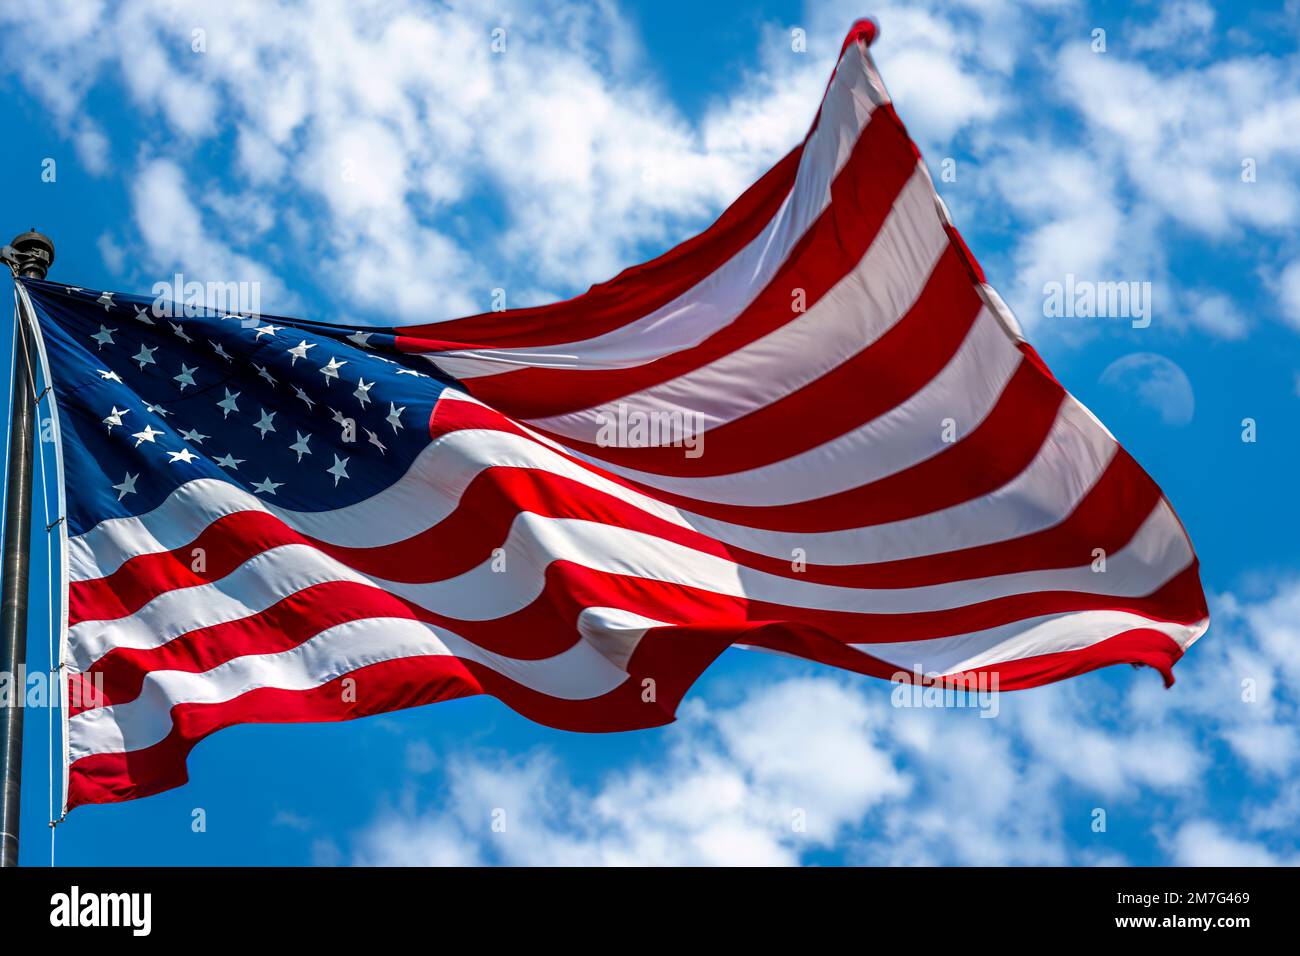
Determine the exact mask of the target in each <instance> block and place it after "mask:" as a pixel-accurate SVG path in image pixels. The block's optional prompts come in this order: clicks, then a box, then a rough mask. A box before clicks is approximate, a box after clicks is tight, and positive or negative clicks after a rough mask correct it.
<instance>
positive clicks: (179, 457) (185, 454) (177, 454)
mask: <svg viewBox="0 0 1300 956" xmlns="http://www.w3.org/2000/svg"><path fill="white" fill-rule="evenodd" d="M167 454H169V455H171V461H169V462H167V464H169V465H174V464H176V462H178V461H183V462H185V464H187V465H188V464H189V463H190V462H192V461H195V460H196V459H197V458H198V457H199V456H198V455H196V454H194V452H192V451H190V450H189V449H188V448H182V449H181V450H180V451H169V452H168V453H167Z"/></svg>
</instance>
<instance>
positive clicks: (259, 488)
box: [253, 475, 284, 495]
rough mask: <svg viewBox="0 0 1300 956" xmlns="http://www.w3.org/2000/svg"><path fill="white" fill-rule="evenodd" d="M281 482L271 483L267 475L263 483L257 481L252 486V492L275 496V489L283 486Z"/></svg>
mask: <svg viewBox="0 0 1300 956" xmlns="http://www.w3.org/2000/svg"><path fill="white" fill-rule="evenodd" d="M283 484H284V482H283V481H272V480H271V476H270V475H267V476H266V480H265V481H259V482H257V483H256V484H254V485H253V490H254V491H256V492H259V493H261V494H264V495H273V494H275V489H276V488H279V487H280V486H281V485H283Z"/></svg>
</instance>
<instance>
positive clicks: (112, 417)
mask: <svg viewBox="0 0 1300 956" xmlns="http://www.w3.org/2000/svg"><path fill="white" fill-rule="evenodd" d="M130 410H131V409H129V408H118V407H117V406H116V405H114V406H113V410H112V411H111V412H109V413H108V417H107V418H105V419H104V424H105V425H107V426H108V433H109V434H110V435H111V434H113V426H114V425H120V424H122V416H123V415H125V414H126V413H127V412H129V411H130Z"/></svg>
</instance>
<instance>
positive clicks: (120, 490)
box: [113, 471, 140, 501]
mask: <svg viewBox="0 0 1300 956" xmlns="http://www.w3.org/2000/svg"><path fill="white" fill-rule="evenodd" d="M139 477H140V476H139V475H133V474H131V473H130V472H129V471H128V472H127V473H126V476H125V477H124V478H123V479H122V482H121V484H117V485H113V490H114V491H116V492H117V500H118V501H121V500H122V499H123V498H125V497H126V496H127V495H133V494H135V482H136V479H137V478H139Z"/></svg>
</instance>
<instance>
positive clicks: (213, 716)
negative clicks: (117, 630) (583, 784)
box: [68, 628, 728, 808]
mask: <svg viewBox="0 0 1300 956" xmlns="http://www.w3.org/2000/svg"><path fill="white" fill-rule="evenodd" d="M727 643H728V641H727V640H726V639H725V638H723V637H720V636H718V635H716V634H714V633H713V632H712V631H711V630H710V629H709V628H691V629H680V630H678V629H671V630H669V629H665V630H663V631H660V632H652V633H650V634H647V635H646V638H645V639H644V640H643V641H642V642H641V644H640V645H639V646H638V648H637V651H636V653H635V654H633V655H632V658H631V660H630V661H629V663H628V672H629V677H628V679H627V680H626V681H624V682H623V684H621V685H620V686H619V687H618V688H616V689H615V690H614V691H611V692H610V693H608V694H605V695H603V696H601V697H599V698H595V699H594V700H591V701H568V700H561V699H557V698H553V697H548V696H546V695H544V694H539V693H537V692H536V691H532V690H530V689H528V688H526V687H523V686H522V685H519V684H516V683H514V682H513V681H511V680H509V679H507V678H505V677H502V676H501V675H500V674H498V673H496V672H495V671H493V670H491V669H490V668H486V667H482V666H480V665H478V664H475V663H473V662H469V661H461V660H458V659H457V658H449V657H419V658H402V659H400V660H395V661H385V662H383V663H379V664H372V665H370V666H367V667H363V668H359V669H357V670H354V671H351V672H350V673H348V674H345V675H342V676H340V677H339V678H337V679H335V680H333V681H330V682H329V683H326V684H322V685H321V686H319V687H314V688H312V689H310V690H306V691H290V690H283V689H279V688H259V689H257V690H252V691H249V692H248V693H246V694H243V695H241V696H239V697H236V698H234V699H233V700H229V701H225V702H222V703H218V704H193V703H188V704H186V703H182V704H176V705H175V706H173V707H172V709H171V715H172V720H173V722H174V726H173V729H172V732H171V733H170V734H169V735H168V736H167V738H166V739H165V740H163V741H161V742H160V743H157V744H155V745H154V746H152V747H147V748H145V749H142V750H136V751H132V752H130V753H127V754H120V753H100V754H91V755H89V756H86V757H83V758H81V759H80V760H78V761H76V762H75V763H74V764H73V765H72V767H71V770H70V774H69V778H68V806H69V808H71V807H77V806H81V805H82V804H87V803H109V802H114V801H119V800H131V799H134V798H136V797H143V796H148V795H149V794H153V793H159V792H160V791H163V790H168V789H171V788H172V787H179V786H180V785H182V784H183V783H185V782H186V781H187V780H188V779H189V777H188V773H187V770H186V766H185V761H186V758H187V757H188V756H189V753H190V751H191V750H192V749H194V745H195V744H197V743H198V742H199V741H200V740H202V739H203V738H204V737H206V736H207V735H208V734H211V733H213V732H215V731H217V730H220V729H222V728H223V727H229V726H232V725H234V724H240V723H279V724H284V723H305V722H310V721H338V720H352V719H354V718H357V717H365V716H369V715H371V714H380V713H387V712H390V711H394V710H400V709H403V708H406V707H415V706H419V705H421V704H428V703H433V702H435V701H442V700H452V699H455V698H458V697H466V696H470V695H472V694H479V693H487V694H492V695H493V696H496V697H498V698H500V699H502V700H503V701H505V702H506V703H507V704H508V705H509V706H510V707H511V708H512V709H514V710H516V711H517V712H519V713H520V714H523V715H524V716H525V717H528V718H530V719H532V720H535V721H537V722H538V723H541V724H545V725H546V726H548V727H556V728H558V729H561V730H582V731H588V732H603V731H616V730H634V729H638V728H642V727H656V726H659V725H661V724H665V723H668V722H670V721H671V720H672V719H673V714H674V713H675V712H676V709H677V704H678V702H679V701H680V700H681V698H682V696H683V695H684V694H685V693H686V691H687V690H688V689H689V688H690V686H691V684H692V683H694V681H695V679H696V677H698V676H699V674H700V673H702V672H703V671H704V669H705V668H707V667H708V666H709V664H711V663H712V662H713V660H714V659H715V658H716V657H717V656H718V654H720V653H722V651H723V650H724V649H725V648H726V646H727ZM345 679H351V680H354V681H356V682H357V683H356V693H355V694H354V695H344V694H343V693H341V682H342V681H343V680H345ZM647 680H649V681H651V682H652V683H651V684H650V685H647V684H646V683H645V681H647ZM651 689H653V695H651V694H650V693H649V691H650V690H651Z"/></svg>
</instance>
